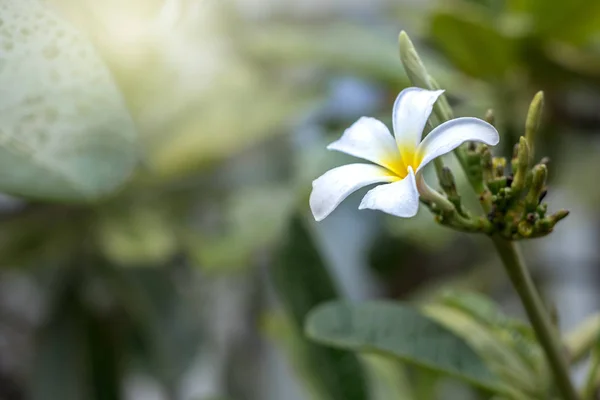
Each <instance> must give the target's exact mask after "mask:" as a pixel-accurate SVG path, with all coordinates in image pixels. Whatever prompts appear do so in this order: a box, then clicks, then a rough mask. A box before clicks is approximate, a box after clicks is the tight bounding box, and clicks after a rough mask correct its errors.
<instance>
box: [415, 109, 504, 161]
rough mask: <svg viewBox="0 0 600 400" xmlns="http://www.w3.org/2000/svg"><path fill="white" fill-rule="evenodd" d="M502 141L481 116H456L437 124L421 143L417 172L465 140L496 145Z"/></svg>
mask: <svg viewBox="0 0 600 400" xmlns="http://www.w3.org/2000/svg"><path fill="white" fill-rule="evenodd" d="M499 141H500V136H499V135H498V131H497V130H496V128H494V127H493V126H492V125H490V124H488V123H487V122H485V121H483V120H481V119H479V118H456V119H453V120H450V121H447V122H444V123H443V124H441V125H439V126H437V127H436V128H435V129H434V130H432V131H431V132H430V133H429V135H427V137H425V139H423V141H422V142H421V144H420V145H419V148H418V149H417V157H418V158H420V159H421V162H420V164H419V167H418V168H417V172H419V171H420V170H421V169H422V168H423V167H424V166H425V165H427V163H429V162H430V161H431V160H433V159H434V158H436V157H439V156H441V155H444V154H446V153H448V152H451V151H452V150H454V149H455V148H457V147H458V146H460V145H461V144H463V143H464V142H482V143H485V144H487V145H491V146H495V145H497V144H498V142H499Z"/></svg>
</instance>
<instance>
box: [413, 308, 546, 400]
mask: <svg viewBox="0 0 600 400" xmlns="http://www.w3.org/2000/svg"><path fill="white" fill-rule="evenodd" d="M422 309H423V313H424V314H425V315H427V316H428V317H429V318H431V319H433V320H435V321H437V322H438V323H439V324H441V325H443V326H445V327H446V328H447V329H449V330H451V331H452V332H454V334H456V335H458V336H460V337H461V338H462V339H463V340H464V341H465V342H466V343H468V344H469V345H470V347H471V348H473V349H474V350H475V351H476V352H477V354H478V355H479V357H481V359H483V360H484V362H485V364H486V365H487V366H488V367H489V369H490V370H491V371H493V372H494V373H495V375H496V376H498V377H499V378H501V379H502V381H503V382H506V383H505V384H504V385H503V389H502V392H503V394H505V395H507V396H509V397H512V398H515V399H527V398H546V397H545V396H547V390H548V382H546V381H545V379H543V376H542V375H541V374H540V373H539V371H536V370H535V369H534V368H532V366H531V365H529V364H528V363H527V362H526V360H525V359H524V358H525V357H529V356H530V354H529V353H533V352H534V350H529V349H527V348H526V347H523V348H524V349H525V351H527V353H528V354H526V355H523V358H522V355H521V353H519V351H518V350H516V349H514V348H513V347H512V346H511V345H510V344H508V343H507V342H506V341H503V340H502V336H503V335H502V333H504V332H499V331H497V330H495V329H488V328H487V327H486V326H483V325H482V324H480V323H479V322H478V321H477V320H476V319H474V318H472V317H471V315H469V314H467V313H465V312H463V311H460V310H458V309H456V308H453V307H450V306H444V305H440V304H430V305H426V306H423V307H422ZM532 345H533V346H535V345H536V344H535V343H532ZM538 366H539V364H538ZM529 396H531V397H529Z"/></svg>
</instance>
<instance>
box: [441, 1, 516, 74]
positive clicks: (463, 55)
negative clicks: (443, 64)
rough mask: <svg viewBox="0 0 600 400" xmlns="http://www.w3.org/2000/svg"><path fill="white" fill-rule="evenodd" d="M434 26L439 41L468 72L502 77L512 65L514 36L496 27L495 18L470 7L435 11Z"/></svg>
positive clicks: (442, 48)
mask: <svg viewBox="0 0 600 400" xmlns="http://www.w3.org/2000/svg"><path fill="white" fill-rule="evenodd" d="M430 29H431V35H432V36H433V39H434V40H435V43H436V44H437V45H438V46H439V47H440V48H441V50H442V51H443V52H444V54H445V55H446V56H447V57H448V58H449V59H450V61H451V62H453V63H454V64H455V65H456V66H457V67H458V68H459V69H460V70H462V71H463V72H465V73H466V74H469V75H471V76H473V77H475V78H482V79H489V78H502V77H503V76H504V75H505V74H506V73H507V71H508V70H509V68H511V67H512V64H513V62H514V54H513V46H514V45H513V43H512V42H511V40H512V39H510V38H508V37H506V36H504V35H503V34H502V33H501V32H500V31H499V30H498V29H496V28H495V26H494V23H493V20H492V18H490V17H487V16H485V15H482V14H480V13H477V12H475V11H473V12H472V11H471V8H470V7H466V6H465V7H461V8H458V9H454V10H453V11H450V10H440V11H437V12H435V13H434V15H433V16H432V19H431V28H430Z"/></svg>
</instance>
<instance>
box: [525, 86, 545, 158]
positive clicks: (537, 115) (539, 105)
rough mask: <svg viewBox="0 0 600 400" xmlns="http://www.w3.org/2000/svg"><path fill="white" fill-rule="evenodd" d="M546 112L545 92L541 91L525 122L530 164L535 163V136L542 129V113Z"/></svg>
mask: <svg viewBox="0 0 600 400" xmlns="http://www.w3.org/2000/svg"><path fill="white" fill-rule="evenodd" d="M543 110H544V92H542V91H540V92H537V94H536V95H535V96H534V97H533V100H532V101H531V105H530V106H529V112H528V113H527V120H526V122H525V138H526V139H527V144H528V145H529V161H528V162H529V163H530V164H531V163H533V157H534V145H535V135H536V133H537V131H538V129H539V127H540V123H541V121H542V111H543Z"/></svg>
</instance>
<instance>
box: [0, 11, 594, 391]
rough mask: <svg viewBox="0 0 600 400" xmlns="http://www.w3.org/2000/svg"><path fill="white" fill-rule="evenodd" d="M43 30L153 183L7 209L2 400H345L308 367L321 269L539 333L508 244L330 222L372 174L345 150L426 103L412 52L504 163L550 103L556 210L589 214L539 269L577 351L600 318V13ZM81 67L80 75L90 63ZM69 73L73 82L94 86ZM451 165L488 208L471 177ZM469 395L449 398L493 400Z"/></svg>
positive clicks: (540, 248) (546, 152) (99, 24)
mask: <svg viewBox="0 0 600 400" xmlns="http://www.w3.org/2000/svg"><path fill="white" fill-rule="evenodd" d="M11 1H12V0H2V1H1V2H0V4H1V3H7V2H8V3H11ZM28 1H29V0H28ZM23 4H24V3H23ZM2 7H3V6H0V28H1V27H2V25H3V22H4V23H6V22H7V14H3V13H5V9H4V8H2ZM42 7H45V8H47V9H49V10H51V11H50V12H52V13H54V14H56V15H57V16H58V17H59V18H60V19H61V20H62V21H63V22H64V24H67V25H71V26H72V27H74V28H75V29H77V31H78V32H79V34H80V35H81V40H85V41H89V42H90V43H91V44H92V45H93V47H94V48H95V51H96V53H97V55H98V59H99V60H100V61H99V62H100V63H101V64H102V65H103V68H108V70H109V72H110V76H111V77H112V80H114V84H115V85H116V88H117V89H118V93H120V94H121V95H122V97H123V99H124V104H125V105H126V109H127V111H128V113H129V114H130V115H131V117H132V119H133V122H134V125H135V131H136V132H137V139H136V140H137V142H136V146H137V147H136V151H137V152H138V153H139V159H140V162H139V164H138V166H137V168H136V169H135V171H134V172H133V173H132V174H131V176H129V177H128V179H127V181H126V182H125V183H124V184H122V185H121V186H120V188H119V190H118V191H116V192H114V193H113V194H112V195H110V196H107V197H104V198H103V200H101V201H94V202H93V203H92V204H90V203H76V202H75V203H72V202H66V201H42V200H23V199H22V198H20V197H16V196H9V195H8V194H7V195H3V196H2V197H1V198H0V261H1V263H2V264H1V269H0V399H2V400H20V399H35V400H45V399H61V400H76V399H103V400H113V399H115V400H116V399H123V400H141V399H143V400H216V399H222V400H238V399H239V400H244V399H249V400H252V399H266V400H281V399H283V400H296V399H298V400H299V399H315V400H328V399H327V398H326V397H322V396H321V397H319V395H318V393H317V392H318V390H315V389H314V387H312V388H311V382H313V383H314V379H315V377H314V376H310V375H311V373H312V374H315V373H317V372H318V371H317V370H311V369H310V368H306V367H307V365H310V363H308V364H307V362H306V357H307V356H306V354H308V353H310V352H308V353H307V352H306V351H303V349H304V350H305V348H304V347H303V346H306V340H305V339H304V338H303V336H302V334H301V326H300V325H299V323H298V321H297V320H295V319H294V316H295V315H296V314H297V311H298V310H297V309H294V306H293V303H294V299H296V300H297V299H298V298H304V297H303V296H306V297H311V296H312V295H313V294H314V293H316V292H318V291H319V290H321V289H320V288H319V283H318V282H313V283H314V285H313V284H311V279H314V277H312V276H309V272H306V271H309V270H310V268H308V269H306V270H305V269H304V268H303V267H304V266H303V264H302V260H303V257H308V259H309V261H310V260H313V259H314V258H315V257H317V258H318V260H319V262H321V263H322V265H323V266H324V267H325V268H326V270H327V271H329V273H330V275H331V277H332V280H333V284H334V286H335V288H336V290H337V293H338V294H339V296H342V297H347V298H350V299H352V300H364V299H369V298H385V297H388V298H402V299H411V300H412V299H422V298H426V297H427V296H429V295H430V293H433V292H435V291H436V290H438V288H439V287H440V286H442V285H446V286H451V287H455V288H464V289H468V290H472V291H477V292H481V293H485V294H487V295H489V296H491V297H493V298H494V299H495V300H496V301H497V302H499V303H500V304H501V306H502V308H503V309H504V310H506V311H507V312H508V313H510V314H512V315H515V316H517V317H519V316H522V314H521V309H520V307H519V305H518V301H517V299H516V298H515V296H514V293H513V292H512V290H511V288H510V287H509V285H508V281H507V280H506V279H505V277H504V275H503V272H502V270H501V266H500V264H499V262H498V259H497V257H496V255H495V253H494V252H493V250H492V248H491V246H490V245H489V243H488V242H487V239H486V238H485V237H479V236H470V235H465V234H459V233H456V232H454V231H451V230H449V229H447V228H444V227H441V226H438V225H436V224H434V223H433V221H432V218H431V215H430V214H429V212H428V211H427V210H426V209H422V210H421V212H420V213H419V215H418V216H417V217H416V218H414V219H410V220H403V219H395V218H391V217H387V216H385V215H383V214H381V213H376V212H371V211H358V210H357V208H358V204H359V202H360V199H361V196H362V195H363V194H364V193H365V192H366V189H365V190H361V191H359V192H357V193H356V194H354V195H352V196H351V197H350V198H348V199H347V200H346V201H345V202H344V203H343V204H342V205H341V206H340V207H339V209H338V210H336V211H335V212H334V213H333V214H332V215H331V216H330V217H328V218H327V219H326V220H325V221H323V222H321V223H318V224H317V223H315V222H314V221H313V220H312V217H311V216H310V211H309V208H308V195H309V193H310V189H311V181H312V180H313V179H315V178H316V177H318V176H319V175H320V174H322V173H323V172H324V171H326V170H327V169H329V168H331V167H333V166H337V165H341V164H343V163H346V162H348V161H350V160H352V158H351V157H347V156H344V155H341V154H334V153H329V152H327V151H326V150H325V146H326V144H328V143H329V142H331V141H333V140H335V139H336V138H338V137H339V136H340V135H341V133H342V132H343V130H344V129H345V128H346V127H348V126H349V125H350V124H351V123H352V122H354V121H355V120H357V119H358V118H359V117H361V116H363V115H368V116H373V117H377V118H379V119H381V120H382V121H384V122H386V123H387V124H388V125H391V108H392V104H393V101H394V99H395V97H396V95H397V94H398V93H399V91H400V90H401V89H403V88H404V87H406V86H408V85H409V82H408V80H407V78H406V75H405V74H404V71H403V69H402V66H401V63H400V60H399V56H398V47H397V37H398V33H399V32H400V30H402V29H404V30H406V31H407V32H408V33H409V35H410V36H411V38H412V39H413V41H414V42H415V45H416V46H417V48H418V50H419V53H420V55H421V57H422V58H423V60H424V62H425V64H426V65H427V67H428V69H429V72H430V73H431V75H432V76H434V77H435V78H436V79H437V81H438V82H439V83H440V85H441V87H442V88H444V89H446V90H447V94H448V96H449V100H450V101H451V104H452V106H453V107H454V110H455V114H456V115H459V116H479V117H482V116H483V115H484V114H485V112H486V110H487V109H488V108H493V109H494V111H495V114H496V124H497V127H498V129H499V131H500V133H501V135H502V139H501V144H500V145H499V146H498V148H496V149H495V150H494V151H495V152H496V154H498V155H500V154H503V155H506V156H509V155H510V154H511V148H512V144H513V143H514V142H515V141H516V139H517V138H518V136H519V135H521V134H523V131H524V120H525V114H526V112H527V107H528V103H529V101H530V100H531V98H532V97H533V95H534V94H535V93H536V92H537V91H538V90H544V92H545V95H546V108H545V116H544V117H545V118H544V123H543V126H542V130H541V132H540V134H539V136H538V139H539V140H538V143H537V147H536V151H537V154H536V157H538V158H541V156H548V157H550V160H551V162H550V172H551V177H550V179H551V181H550V193H549V196H548V199H549V203H550V208H551V210H556V209H559V208H567V209H569V210H570V211H571V215H570V216H569V218H568V219H566V220H565V221H564V222H563V223H561V224H559V226H558V228H557V230H556V232H555V233H553V234H552V235H551V236H549V237H548V238H544V239H541V240H532V241H530V242H526V243H523V248H524V251H525V254H526V257H527V259H528V260H529V262H530V266H531V268H532V269H533V273H534V275H535V277H536V279H537V281H538V283H539V285H540V288H541V289H542V291H543V293H544V297H545V298H546V299H547V301H548V303H549V304H551V305H554V306H555V307H556V310H557V315H558V318H559V321H560V327H561V329H563V330H565V331H568V330H569V329H571V328H573V327H574V326H575V325H576V324H577V323H579V322H581V321H582V320H583V319H585V317H587V316H588V315H590V314H591V313H592V312H593V311H594V310H597V309H598V306H599V305H600V268H599V265H600V248H599V247H598V243H599V242H600V209H599V208H598V204H599V203H600V185H599V184H598V171H599V170H600V157H598V154H599V151H600V135H599V133H600V113H599V112H598V111H599V110H600V91H599V90H598V89H599V87H600V2H598V1H594V0H573V1H570V2H566V1H556V0H471V1H468V0H464V1H439V2H438V1H434V0H428V1H422V0H394V1H391V0H372V1H369V2H364V1H359V0H345V1H342V0H307V1H301V2H294V1H291V0H221V1H217V0H166V1H163V0H129V1H126V2H124V1H118V0H102V1H100V0H45V1H43V2H42ZM8 17H10V15H9V16H8ZM3 20H4V21H3ZM24 21H25V20H23V21H21V20H19V21H17V22H16V26H17V28H19V27H21V26H23V27H24V28H22V29H26V26H27V22H24ZM17 28H15V29H17ZM19 29H21V28H19ZM24 34H25V33H24ZM7 43H8V44H7ZM11 43H12V42H11ZM15 44H16V45H18V39H15ZM8 45H10V43H9V42H7V41H4V42H3V46H4V47H3V50H0V55H1V52H2V51H7V50H8V47H7V46H8ZM62 46H66V47H64V48H58V50H57V53H58V51H62V52H69V51H70V50H69V48H68V46H69V45H68V44H63V45H62ZM73 46H75V45H73ZM59 55H60V54H59ZM46 58H50V57H46ZM22 62H23V63H25V64H24V65H26V63H27V62H29V61H27V59H26V58H25V59H24V61H22ZM68 65H69V66H70V67H71V68H72V70H71V71H65V74H64V75H63V79H66V81H67V82H71V81H70V80H71V79H73V80H74V79H76V78H74V77H75V76H78V74H80V75H84V76H85V74H87V73H90V70H89V68H88V67H84V66H83V65H81V66H80V65H79V64H77V63H76V62H72V63H69V64H68ZM85 65H87V64H85ZM39 66H40V68H44V64H43V63H41V64H39ZM2 68H3V64H2V63H0V73H2ZM58 72H59V73H62V72H63V71H58ZM7 79H8V78H6V77H4V80H7ZM44 79H46V78H44ZM48 79H50V78H48ZM42 80H43V79H42ZM26 84H27V80H26V78H23V80H22V81H21V80H17V81H16V85H26ZM87 89H89V90H90V91H91V90H92V89H93V85H90V86H89V87H88V88H87ZM87 89H86V88H84V90H87ZM0 90H2V92H3V96H5V90H3V89H0ZM62 95H64V96H68V94H67V93H66V92H57V94H55V95H54V96H55V99H56V101H57V102H60V101H62V98H61V96H62ZM92 109H93V107H92ZM11 110H12V109H10V108H6V109H5V110H2V113H1V115H2V117H0V119H1V118H8V117H7V115H9V114H10V112H11ZM92 112H94V111H92ZM95 112H99V113H102V112H104V110H102V109H100V110H95ZM4 123H5V121H3V120H0V124H4ZM50 123H52V122H51V121H50ZM82 123H83V122H82ZM115 129H118V127H117V128H115ZM447 162H448V163H449V164H450V165H453V166H454V171H455V175H456V176H457V179H458V180H459V186H461V187H462V193H464V197H465V198H468V197H469V196H470V193H471V192H470V189H469V187H468V185H467V184H466V183H465V182H464V177H463V176H461V175H460V173H459V172H458V171H459V170H458V168H457V165H456V163H455V161H454V160H453V157H452V156H448V157H447ZM3 173H4V172H3ZM428 181H429V182H430V183H431V184H433V183H435V177H434V176H429V178H428ZM472 205H473V207H474V209H475V210H476V202H473V204H472ZM311 257H312V258H311ZM287 266H289V268H288V270H286V268H287ZM290 269H293V270H290ZM274 271H275V272H274ZM273 276H275V279H274V278H273ZM294 296H295V297H294ZM327 296H328V295H325V297H327ZM290 298H291V299H292V300H290ZM290 304H292V306H291V307H290ZM317 378H318V377H317ZM448 385H449V386H448ZM448 385H447V386H444V389H443V390H442V389H440V393H443V395H442V394H440V395H439V397H438V398H443V399H469V398H474V399H475V398H481V397H475V396H477V395H478V394H477V393H470V392H468V391H466V390H467V389H465V388H464V387H462V386H460V385H458V384H456V385H455V384H453V383H452V382H450V383H448ZM470 396H473V397H470ZM432 398H433V397H432ZM483 398H485V397H483ZM382 400H385V397H382Z"/></svg>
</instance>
